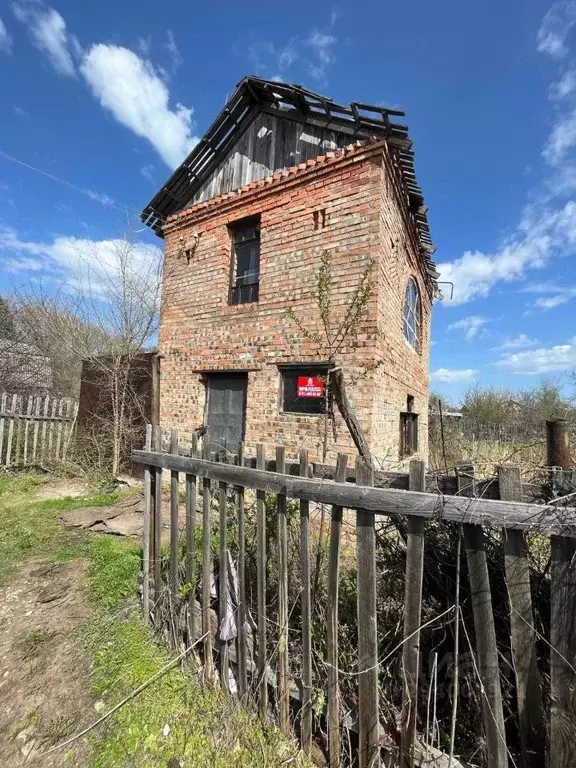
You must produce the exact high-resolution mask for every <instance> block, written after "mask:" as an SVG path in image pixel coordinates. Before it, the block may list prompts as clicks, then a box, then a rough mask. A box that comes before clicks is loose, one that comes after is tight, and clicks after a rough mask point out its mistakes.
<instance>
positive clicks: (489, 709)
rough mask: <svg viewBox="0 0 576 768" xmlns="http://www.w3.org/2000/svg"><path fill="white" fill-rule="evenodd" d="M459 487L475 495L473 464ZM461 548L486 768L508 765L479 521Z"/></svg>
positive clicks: (463, 469) (467, 530) (462, 472)
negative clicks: (465, 567)
mask: <svg viewBox="0 0 576 768" xmlns="http://www.w3.org/2000/svg"><path fill="white" fill-rule="evenodd" d="M458 488H459V490H460V491H461V492H462V493H463V494H470V495H474V493H475V487H474V467H473V466H471V465H460V466H459V467H458ZM464 549H465V550H466V560H467V563H468V579H469V581H470V593H471V594H470V597H471V601H472V612H473V615H474V631H475V635H476V651H477V657H478V661H477V667H478V675H479V677H480V680H479V682H480V690H481V696H482V715H483V721H484V734H485V738H486V755H485V758H486V766H487V768H507V766H508V756H507V748H506V732H505V726H504V711H503V708H502V691H501V687H500V669H499V666H498V648H497V646H496V629H495V626H494V613H493V610H492V593H491V591H490V579H489V575H488V562H487V559H486V548H485V544H484V532H483V531H482V528H481V527H480V526H479V525H464Z"/></svg>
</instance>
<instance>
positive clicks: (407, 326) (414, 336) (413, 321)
mask: <svg viewBox="0 0 576 768" xmlns="http://www.w3.org/2000/svg"><path fill="white" fill-rule="evenodd" d="M421 318H422V313H421V309H420V294H419V293H418V286H417V285H416V281H415V280H414V278H412V277H411V278H410V280H408V284H407V286H406V291H405V293H404V308H403V325H404V336H405V337H406V339H407V340H408V341H409V342H410V344H411V345H412V346H413V347H414V349H415V350H416V351H419V350H420V326H421V322H422V320H421Z"/></svg>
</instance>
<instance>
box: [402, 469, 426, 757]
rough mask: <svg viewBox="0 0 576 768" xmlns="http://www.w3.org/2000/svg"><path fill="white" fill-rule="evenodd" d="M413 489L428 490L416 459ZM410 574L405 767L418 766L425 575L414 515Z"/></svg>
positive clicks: (420, 525)
mask: <svg viewBox="0 0 576 768" xmlns="http://www.w3.org/2000/svg"><path fill="white" fill-rule="evenodd" d="M408 484H409V489H410V490H411V491H419V492H424V491H425V490H426V462H424V461H421V460H420V459H412V461H411V462H410V472H409V476H408ZM407 527H408V540H407V547H406V577H405V596H404V645H403V647H402V668H403V672H404V684H403V688H402V744H401V755H402V761H401V765H402V768H413V766H414V742H415V739H416V726H417V722H416V720H417V714H418V670H419V664H420V629H419V627H420V621H421V618H420V617H421V613H422V579H423V574H424V518H423V517H416V516H412V515H410V516H409V517H408V521H407Z"/></svg>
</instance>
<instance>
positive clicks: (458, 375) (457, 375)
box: [430, 368, 478, 383]
mask: <svg viewBox="0 0 576 768" xmlns="http://www.w3.org/2000/svg"><path fill="white" fill-rule="evenodd" d="M477 373H478V371H477V370H475V369H473V368H460V369H457V368H437V369H436V370H435V371H432V372H431V373H430V378H431V379H432V381H444V382H447V383H453V382H456V381H470V379H473V378H474V376H475V375H476V374H477Z"/></svg>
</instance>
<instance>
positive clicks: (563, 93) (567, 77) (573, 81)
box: [550, 69, 576, 99]
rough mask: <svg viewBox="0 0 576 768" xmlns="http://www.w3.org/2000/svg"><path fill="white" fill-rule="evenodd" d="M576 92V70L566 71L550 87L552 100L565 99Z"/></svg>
mask: <svg viewBox="0 0 576 768" xmlns="http://www.w3.org/2000/svg"><path fill="white" fill-rule="evenodd" d="M575 91H576V70H574V69H567V70H566V72H564V74H563V75H562V76H561V77H560V80H558V81H557V82H555V83H552V85H551V86H550V97H551V98H552V99H566V98H567V97H568V96H571V95H572V94H573V93H574V92H575Z"/></svg>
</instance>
